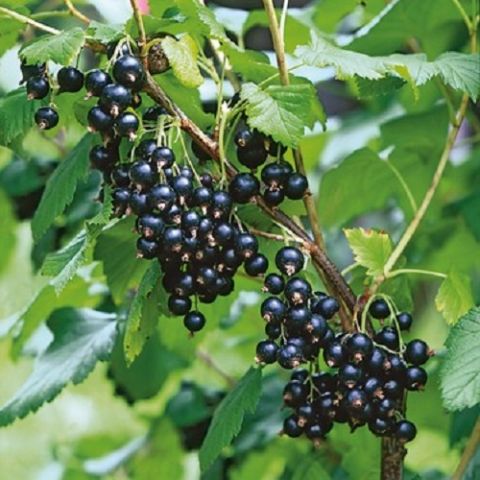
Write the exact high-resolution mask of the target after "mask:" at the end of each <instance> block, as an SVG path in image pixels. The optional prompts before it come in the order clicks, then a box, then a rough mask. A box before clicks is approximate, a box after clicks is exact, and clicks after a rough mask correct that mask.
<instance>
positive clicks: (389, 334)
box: [375, 327, 400, 351]
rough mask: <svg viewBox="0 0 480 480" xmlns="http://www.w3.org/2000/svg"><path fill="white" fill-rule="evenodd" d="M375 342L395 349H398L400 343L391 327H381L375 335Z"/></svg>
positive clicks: (395, 331)
mask: <svg viewBox="0 0 480 480" xmlns="http://www.w3.org/2000/svg"><path fill="white" fill-rule="evenodd" d="M375 342H376V343H378V344H380V345H383V346H385V347H387V348H388V349H390V350H395V351H396V350H398V348H399V345H400V340H399V338H398V332H397V330H396V329H395V328H393V327H383V328H382V329H381V330H379V331H378V332H377V334H376V335H375Z"/></svg>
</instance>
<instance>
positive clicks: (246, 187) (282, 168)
mask: <svg viewBox="0 0 480 480" xmlns="http://www.w3.org/2000/svg"><path fill="white" fill-rule="evenodd" d="M235 143H236V145H237V157H238V161H239V162H240V164H242V165H243V166H245V167H247V168H249V169H250V170H256V169H257V168H258V167H260V166H262V165H263V167H262V170H261V173H260V178H261V179H262V183H263V188H262V187H261V185H260V182H259V181H258V180H257V178H256V177H255V176H254V175H253V174H252V173H240V174H239V175H237V176H236V177H235V179H234V180H233V182H232V185H231V188H232V190H234V191H238V192H248V193H250V194H251V195H258V194H261V196H262V198H263V200H264V201H265V203H266V204H267V205H269V206H270V207H276V206H278V205H280V204H281V203H282V202H283V201H284V200H285V198H289V199H291V200H300V199H302V198H303V196H304V195H305V193H306V192H307V189H308V181H307V178H306V177H305V175H302V174H301V173H298V172H295V171H294V170H293V168H292V166H291V165H290V164H289V163H288V162H286V161H285V160H282V159H281V157H282V155H283V153H284V151H285V147H282V146H281V145H279V144H278V143H276V142H274V141H273V140H271V139H269V138H266V137H265V136H264V135H262V134H261V133H260V132H258V131H256V130H250V129H248V128H243V129H241V130H240V131H239V132H238V133H237V135H236V136H235ZM269 156H271V157H279V158H278V159H277V160H276V161H272V162H269V163H267V164H266V165H265V162H266V161H267V158H268V157H269ZM243 195H244V196H245V193H244V194H243Z"/></svg>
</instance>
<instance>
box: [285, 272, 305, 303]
mask: <svg viewBox="0 0 480 480" xmlns="http://www.w3.org/2000/svg"><path fill="white" fill-rule="evenodd" d="M284 294H285V298H286V299H287V300H288V301H289V302H290V303H291V304H292V305H297V304H300V303H305V302H306V301H307V300H308V299H309V298H310V295H311V294H312V287H311V286H310V284H309V283H308V282H307V281H306V280H304V279H303V278H299V277H292V278H290V279H289V280H288V281H287V284H286V285H285V290H284Z"/></svg>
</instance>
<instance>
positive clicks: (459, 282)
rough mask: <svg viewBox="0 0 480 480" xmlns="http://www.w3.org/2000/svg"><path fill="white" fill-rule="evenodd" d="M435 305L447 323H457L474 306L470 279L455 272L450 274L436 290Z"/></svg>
mask: <svg viewBox="0 0 480 480" xmlns="http://www.w3.org/2000/svg"><path fill="white" fill-rule="evenodd" d="M435 305H436V306H437V309H438V311H439V312H442V313H443V316H444V317H445V320H446V321H447V322H448V323H450V324H451V325H454V324H455V323H457V321H458V319H459V318H460V317H461V316H462V315H464V314H465V313H467V312H468V310H469V309H470V308H471V307H473V306H474V302H473V297H472V290H471V287H470V279H469V278H468V277H467V276H466V275H462V274H460V273H458V272H456V271H452V272H450V273H449V274H448V277H447V278H446V279H445V280H444V281H443V283H442V285H441V286H440V289H439V290H438V293H437V296H436V298H435Z"/></svg>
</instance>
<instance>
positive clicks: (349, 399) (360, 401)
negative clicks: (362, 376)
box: [346, 388, 367, 410]
mask: <svg viewBox="0 0 480 480" xmlns="http://www.w3.org/2000/svg"><path fill="white" fill-rule="evenodd" d="M366 403H367V395H366V394H365V392H364V391H363V390H360V389H359V388H352V389H351V390H350V391H349V392H348V393H347V396H346V404H347V406H348V408H349V409H354V410H357V409H359V408H363V407H364V406H365V404H366Z"/></svg>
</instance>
